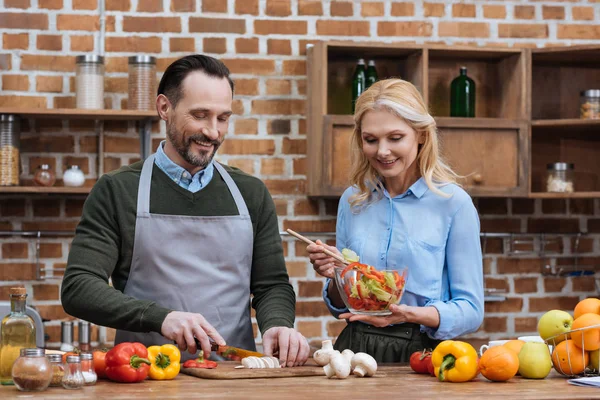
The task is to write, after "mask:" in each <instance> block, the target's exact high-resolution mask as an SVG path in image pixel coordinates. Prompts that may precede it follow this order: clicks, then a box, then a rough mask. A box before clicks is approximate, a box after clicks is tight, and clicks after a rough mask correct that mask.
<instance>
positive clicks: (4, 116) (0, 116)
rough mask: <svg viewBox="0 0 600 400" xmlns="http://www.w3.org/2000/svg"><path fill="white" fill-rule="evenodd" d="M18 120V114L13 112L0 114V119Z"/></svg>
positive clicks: (5, 120) (3, 120) (4, 120)
mask: <svg viewBox="0 0 600 400" xmlns="http://www.w3.org/2000/svg"><path fill="white" fill-rule="evenodd" d="M18 120H19V116H18V115H15V114H0V121H2V122H15V121H18Z"/></svg>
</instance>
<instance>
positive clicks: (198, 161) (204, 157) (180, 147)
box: [167, 124, 223, 169]
mask: <svg viewBox="0 0 600 400" xmlns="http://www.w3.org/2000/svg"><path fill="white" fill-rule="evenodd" d="M167 138H168V139H169V141H170V142H171V144H172V145H173V147H174V148H175V150H176V151H177V153H179V155H180V156H181V158H183V159H184V160H185V162H187V163H188V164H190V165H193V166H196V167H200V168H202V169H204V168H206V166H207V165H208V164H210V162H211V161H212V159H213V157H214V156H215V153H216V152H217V150H218V148H219V146H221V143H223V139H221V140H211V139H209V138H208V137H206V135H204V134H202V133H197V134H195V135H192V136H188V137H187V138H184V137H183V135H182V134H181V133H179V132H177V130H176V128H175V127H174V126H173V125H172V124H169V125H168V126H167ZM193 141H196V142H201V143H205V144H212V145H213V149H212V151H211V152H210V154H209V153H208V152H207V151H202V150H201V151H200V154H196V153H195V152H194V151H192V149H191V143H192V142H193Z"/></svg>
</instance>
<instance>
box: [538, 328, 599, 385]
mask: <svg viewBox="0 0 600 400" xmlns="http://www.w3.org/2000/svg"><path fill="white" fill-rule="evenodd" d="M545 342H546V344H547V345H548V350H549V351H550V355H551V358H552V365H554V369H555V370H556V371H557V372H559V373H560V374H561V375H564V376H566V377H581V376H586V377H587V376H600V368H599V366H600V325H591V326H586V327H584V328H579V329H572V330H570V331H568V332H565V333H561V334H559V335H556V336H552V337H550V338H548V339H546V340H545Z"/></svg>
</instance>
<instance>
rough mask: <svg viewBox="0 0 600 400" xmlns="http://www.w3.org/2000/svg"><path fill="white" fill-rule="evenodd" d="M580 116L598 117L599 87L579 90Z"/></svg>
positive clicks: (586, 117)
mask: <svg viewBox="0 0 600 400" xmlns="http://www.w3.org/2000/svg"><path fill="white" fill-rule="evenodd" d="M580 102H581V106H580V115H579V116H580V117H581V118H582V119H598V118H600V89H590V90H584V91H582V92H581V96H580Z"/></svg>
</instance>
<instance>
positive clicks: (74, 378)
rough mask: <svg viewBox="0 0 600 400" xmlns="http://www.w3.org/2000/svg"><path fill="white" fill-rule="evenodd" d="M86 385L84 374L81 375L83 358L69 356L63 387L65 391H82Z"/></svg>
mask: <svg viewBox="0 0 600 400" xmlns="http://www.w3.org/2000/svg"><path fill="white" fill-rule="evenodd" d="M84 384H85V382H84V380H83V374H82V373H81V358H79V356H67V365H66V366H65V376H63V380H62V387H64V388H65V389H81V388H82V387H83V385H84Z"/></svg>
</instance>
